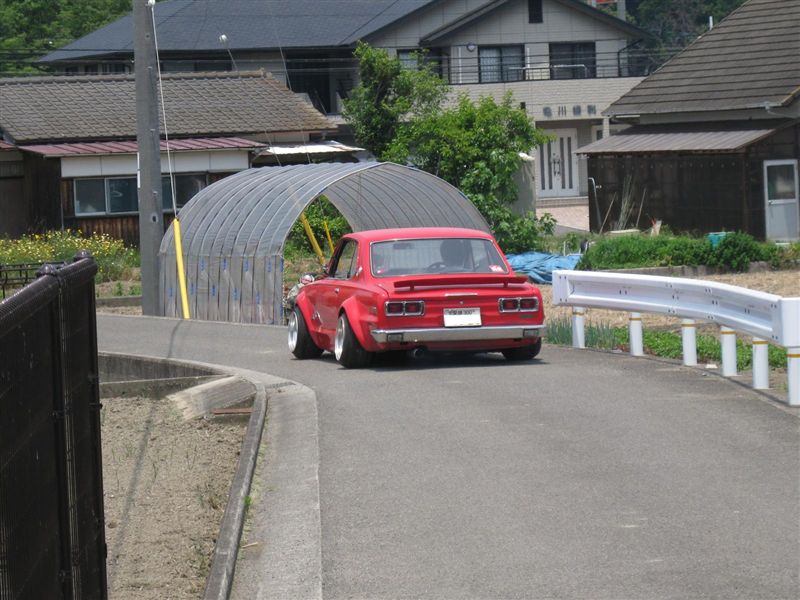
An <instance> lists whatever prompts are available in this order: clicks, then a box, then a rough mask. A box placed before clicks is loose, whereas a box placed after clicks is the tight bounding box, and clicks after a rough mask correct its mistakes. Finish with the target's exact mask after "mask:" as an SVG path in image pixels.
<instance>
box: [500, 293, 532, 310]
mask: <svg viewBox="0 0 800 600" xmlns="http://www.w3.org/2000/svg"><path fill="white" fill-rule="evenodd" d="M531 298H532V299H533V300H534V302H535V303H536V305H535V306H534V307H533V308H521V304H522V301H523V300H530V299H531ZM503 300H516V301H517V308H515V309H514V310H505V309H504V308H503ZM497 310H499V311H500V312H501V313H514V312H536V311H537V310H539V299H538V298H537V297H536V296H518V297H508V296H507V297H505V298H500V299H499V300H498V301H497Z"/></svg>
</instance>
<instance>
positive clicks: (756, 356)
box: [753, 337, 769, 390]
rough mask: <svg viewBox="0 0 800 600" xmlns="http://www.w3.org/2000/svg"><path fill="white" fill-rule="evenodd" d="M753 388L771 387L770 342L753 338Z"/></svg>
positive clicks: (763, 388)
mask: <svg viewBox="0 0 800 600" xmlns="http://www.w3.org/2000/svg"><path fill="white" fill-rule="evenodd" d="M753 389H754V390H766V389H769V342H767V340H762V339H761V338H757V337H754V338H753Z"/></svg>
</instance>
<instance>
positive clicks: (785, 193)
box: [764, 160, 800, 240]
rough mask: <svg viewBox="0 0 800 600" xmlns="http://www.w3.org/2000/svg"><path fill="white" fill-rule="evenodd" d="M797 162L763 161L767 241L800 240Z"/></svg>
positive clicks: (799, 199)
mask: <svg viewBox="0 0 800 600" xmlns="http://www.w3.org/2000/svg"><path fill="white" fill-rule="evenodd" d="M799 195H800V194H798V182H797V161H796V160H765V161H764V200H765V203H766V204H765V207H764V208H765V209H766V224H767V238H768V239H770V240H796V239H798V238H800V209H798V207H799V206H800V198H798V196H799Z"/></svg>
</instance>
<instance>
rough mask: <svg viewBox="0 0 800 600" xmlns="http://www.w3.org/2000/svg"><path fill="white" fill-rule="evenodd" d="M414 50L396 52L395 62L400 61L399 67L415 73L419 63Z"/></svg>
mask: <svg viewBox="0 0 800 600" xmlns="http://www.w3.org/2000/svg"><path fill="white" fill-rule="evenodd" d="M415 52H417V51H416V50H398V51H397V60H399V61H400V66H401V67H402V68H403V69H408V70H409V71H416V69H417V66H418V64H419V61H418V60H417V57H416V55H415Z"/></svg>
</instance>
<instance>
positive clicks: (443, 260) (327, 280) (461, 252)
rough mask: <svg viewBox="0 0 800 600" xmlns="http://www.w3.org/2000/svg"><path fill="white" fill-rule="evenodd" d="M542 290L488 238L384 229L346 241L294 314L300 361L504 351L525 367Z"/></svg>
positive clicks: (534, 346) (362, 362)
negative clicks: (323, 356) (326, 353)
mask: <svg viewBox="0 0 800 600" xmlns="http://www.w3.org/2000/svg"><path fill="white" fill-rule="evenodd" d="M543 329H544V313H543V311H542V296H541V293H540V292H539V289H538V288H537V287H536V286H534V285H532V284H531V283H529V282H528V280H527V278H526V277H524V276H517V275H515V274H514V272H513V271H512V270H511V267H509V265H508V262H507V261H506V258H505V256H504V255H503V253H502V252H501V250H500V248H499V247H498V246H497V242H495V240H494V238H492V236H491V235H489V234H487V233H484V232H482V231H475V230H472V229H455V228H449V227H424V228H409V229H379V230H375V231H361V232H358V233H351V234H348V235H345V236H344V237H343V238H342V239H341V240H340V241H339V243H338V244H337V246H336V249H335V250H334V253H333V256H332V258H331V260H330V262H329V263H328V267H327V269H326V271H325V276H324V277H322V278H320V279H318V280H317V281H315V282H313V283H311V284H308V285H306V286H304V287H303V288H302V290H301V291H300V293H299V294H298V296H297V299H296V302H295V307H294V309H293V310H292V312H291V313H290V314H289V349H290V350H291V351H292V353H293V354H294V355H295V356H296V357H297V358H301V359H304V358H315V357H317V356H319V355H320V354H322V352H323V351H325V350H328V351H330V352H333V353H334V355H335V356H336V360H338V361H339V363H340V364H341V365H342V366H344V367H347V368H358V367H363V366H366V365H367V364H369V362H370V360H371V358H372V355H373V354H374V353H376V352H391V351H411V350H417V349H423V350H431V351H437V350H443V351H474V352H480V351H484V352H485V351H490V352H492V351H494V352H502V353H503V355H504V356H505V357H506V358H507V359H508V360H529V359H532V358H533V357H535V356H536V355H537V354H538V353H539V351H540V350H541V347H542V338H541V336H542V332H543Z"/></svg>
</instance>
